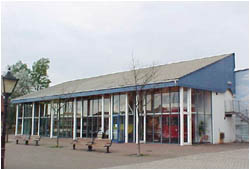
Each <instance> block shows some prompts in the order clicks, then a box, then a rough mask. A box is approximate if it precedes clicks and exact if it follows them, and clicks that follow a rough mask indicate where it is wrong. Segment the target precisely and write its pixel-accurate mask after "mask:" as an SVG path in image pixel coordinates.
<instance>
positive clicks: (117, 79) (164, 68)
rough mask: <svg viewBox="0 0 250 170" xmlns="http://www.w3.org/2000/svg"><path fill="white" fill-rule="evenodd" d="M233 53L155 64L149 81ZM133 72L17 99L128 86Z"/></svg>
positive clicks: (63, 85) (179, 73) (81, 81)
mask: <svg viewBox="0 0 250 170" xmlns="http://www.w3.org/2000/svg"><path fill="white" fill-rule="evenodd" d="M231 55H232V54H224V55H219V56H214V57H207V58H202V59H195V60H190V61H183V62H178V63H172V64H165V65H159V66H155V67H154V68H155V70H156V72H157V75H156V76H155V77H154V79H153V80H151V81H150V82H148V83H149V84H151V83H159V82H169V81H171V80H176V79H179V78H181V77H183V76H185V75H187V74H190V73H192V72H194V71H197V70H199V69H201V68H203V67H205V66H207V65H210V64H212V63H215V62H217V61H219V60H221V59H223V58H225V57H228V56H231ZM150 70H152V68H151V67H148V68H142V69H139V70H138V72H139V73H142V74H144V73H147V72H150ZM133 85H134V84H133V72H132V71H125V72H119V73H114V74H108V75H102V76H97V77H92V78H85V79H79V80H74V81H68V82H64V83H61V84H58V85H55V86H51V87H49V88H46V89H43V90H40V91H37V92H33V93H31V94H27V95H25V96H21V97H18V98H16V99H14V100H15V101H16V100H21V99H29V98H40V97H46V96H56V95H63V94H69V93H78V92H88V91H95V90H103V89H111V88H120V87H126V86H133Z"/></svg>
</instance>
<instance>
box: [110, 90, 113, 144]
mask: <svg viewBox="0 0 250 170" xmlns="http://www.w3.org/2000/svg"><path fill="white" fill-rule="evenodd" d="M109 120H110V121H109V124H110V131H109V139H111V140H112V139H113V133H112V132H113V94H111V101H110V119H109Z"/></svg>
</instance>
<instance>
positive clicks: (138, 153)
mask: <svg viewBox="0 0 250 170" xmlns="http://www.w3.org/2000/svg"><path fill="white" fill-rule="evenodd" d="M136 114H137V116H136V117H137V119H138V120H137V122H138V125H136V126H137V127H138V128H137V133H138V135H136V136H138V139H137V140H138V143H137V156H141V145H140V114H139V101H138V95H137V93H136Z"/></svg>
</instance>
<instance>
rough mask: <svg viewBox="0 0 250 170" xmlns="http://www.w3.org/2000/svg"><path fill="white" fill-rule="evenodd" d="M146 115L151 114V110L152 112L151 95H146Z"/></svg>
mask: <svg viewBox="0 0 250 170" xmlns="http://www.w3.org/2000/svg"><path fill="white" fill-rule="evenodd" d="M146 104H147V113H153V110H152V97H151V94H148V95H147V103H146Z"/></svg>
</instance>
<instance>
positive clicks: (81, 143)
mask: <svg viewBox="0 0 250 170" xmlns="http://www.w3.org/2000/svg"><path fill="white" fill-rule="evenodd" d="M92 142H93V139H92V138H78V139H76V140H73V150H75V149H76V148H81V147H82V148H83V147H85V146H86V145H87V144H90V143H92Z"/></svg>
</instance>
